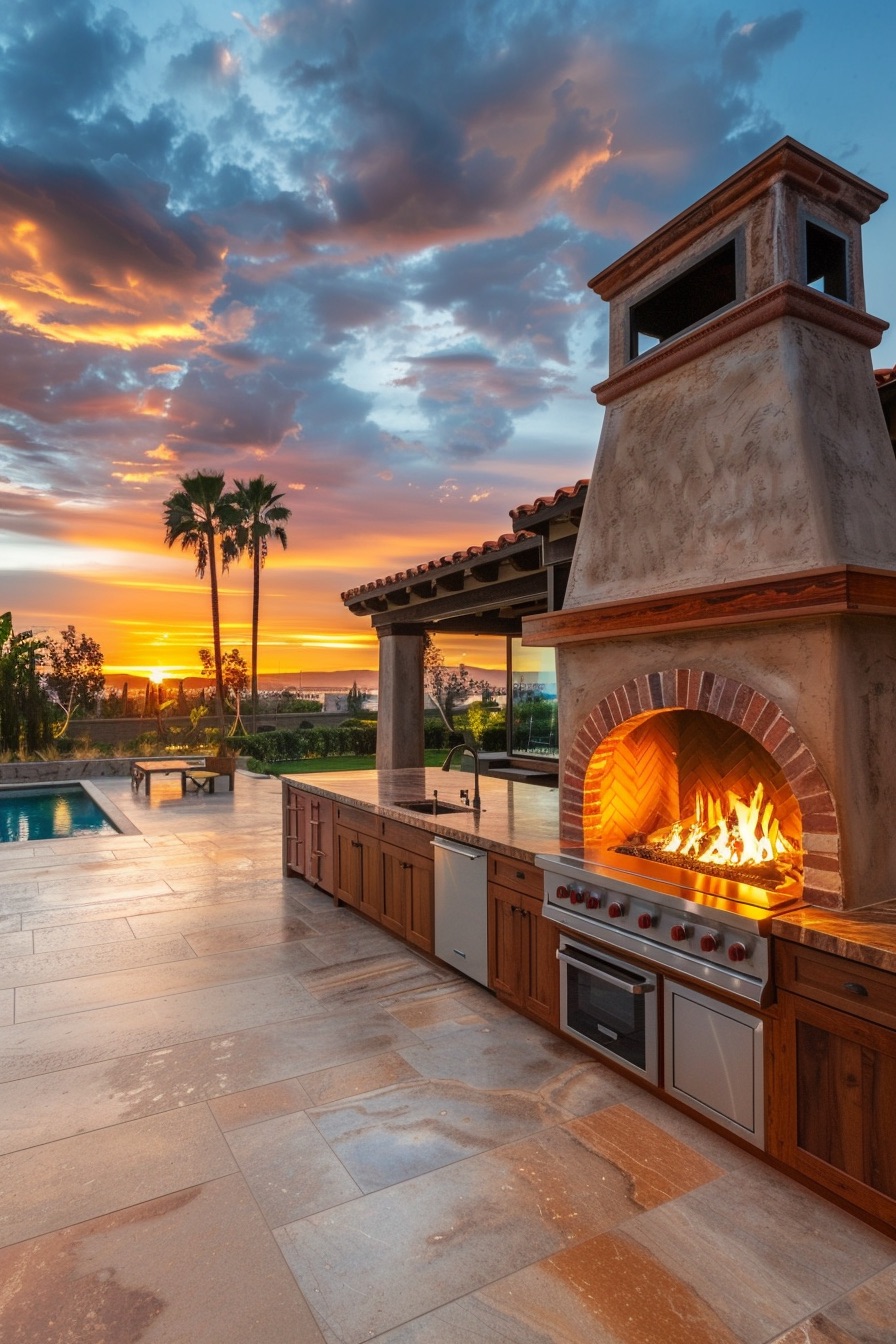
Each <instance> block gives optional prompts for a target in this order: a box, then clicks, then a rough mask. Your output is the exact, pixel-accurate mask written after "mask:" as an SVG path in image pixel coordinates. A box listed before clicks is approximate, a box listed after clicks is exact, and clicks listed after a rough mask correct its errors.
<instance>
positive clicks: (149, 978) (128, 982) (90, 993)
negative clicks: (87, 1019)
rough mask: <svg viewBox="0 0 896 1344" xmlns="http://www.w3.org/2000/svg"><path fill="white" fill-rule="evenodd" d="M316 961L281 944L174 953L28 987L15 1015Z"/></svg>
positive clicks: (128, 999)
mask: <svg viewBox="0 0 896 1344" xmlns="http://www.w3.org/2000/svg"><path fill="white" fill-rule="evenodd" d="M134 941H135V943H136V944H137V945H138V947H139V945H140V943H141V942H145V941H148V940H146V939H140V938H137V939H135V940H134ZM152 941H153V942H155V941H157V940H155V939H153V940H152ZM316 965H317V962H316V960H315V958H314V957H313V955H312V954H311V953H310V952H308V951H307V950H306V949H305V948H304V947H303V946H301V945H290V946H284V945H282V944H277V945H276V946H268V947H261V948H252V949H249V950H247V951H242V952H224V953H221V954H220V955H219V956H210V957H195V956H187V957H180V958H174V959H173V960H171V961H169V962H165V963H162V964H150V965H148V966H142V967H141V966H133V967H129V968H128V969H126V970H122V971H107V972H104V973H103V974H100V975H86V974H85V975H79V976H75V977H74V978H72V979H69V980H56V981H54V982H53V983H52V984H41V985H33V986H30V987H28V988H25V989H22V990H20V991H19V993H18V995H17V997H16V1010H17V1011H16V1017H17V1020H18V1021H19V1022H25V1021H29V1020H37V1019H38V1018H44V1017H58V1016H60V1015H61V1014H63V1013H79V1012H86V1011H87V1010H89V1009H92V1008H105V1007H107V1006H108V1005H111V1004H117V1003H121V1004H125V1003H136V1002H138V1001H139V1000H145V999H156V998H161V997H163V996H165V995H168V994H181V993H184V992H185V991H189V990H197V989H203V988H205V987H207V986H210V985H221V984H227V983H229V982H231V981H237V980H250V979H254V978H257V977H261V976H270V975H278V974H288V975H298V974H300V973H301V972H302V971H305V970H310V969H312V968H313V967H315V966H316Z"/></svg>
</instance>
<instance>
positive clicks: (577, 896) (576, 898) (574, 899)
mask: <svg viewBox="0 0 896 1344" xmlns="http://www.w3.org/2000/svg"><path fill="white" fill-rule="evenodd" d="M584 901H585V893H584V891H576V890H575V889H574V888H573V889H572V890H571V891H570V893H569V903H570V905H583V904H584Z"/></svg>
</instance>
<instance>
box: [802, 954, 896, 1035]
mask: <svg viewBox="0 0 896 1344" xmlns="http://www.w3.org/2000/svg"><path fill="white" fill-rule="evenodd" d="M776 969H777V976H778V985H779V987H780V988H781V989H788V990H790V992H791V993H792V994H802V995H803V996H804V998H807V999H815V1000H816V1002H818V1003H826V1004H829V1005H830V1006H831V1007H835V1008H842V1009H843V1010H844V1011H845V1012H848V1013H855V1014H856V1016H857V1017H864V1018H867V1019H868V1020H869V1021H872V1022H880V1023H881V1024H882V1025H884V1026H890V1027H896V975H892V974H890V973H889V972H887V971H879V970H877V969H876V968H875V967H873V966H863V965H862V964H861V962H858V961H849V960H847V958H846V957H836V956H833V955H832V954H831V953H829V952H819V951H818V949H817V948H814V947H803V946H802V945H801V944H800V943H790V942H786V941H783V940H778V942H777V945H776Z"/></svg>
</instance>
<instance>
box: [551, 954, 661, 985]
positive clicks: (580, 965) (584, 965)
mask: <svg viewBox="0 0 896 1344" xmlns="http://www.w3.org/2000/svg"><path fill="white" fill-rule="evenodd" d="M557 960H558V961H565V962H566V964H567V966H575V967H576V968H577V970H580V971H584V972H585V974H586V975H596V976H597V978H598V980H609V982H610V984H611V985H615V986H616V988H617V989H621V990H624V992H625V993H626V994H635V995H640V994H652V993H653V991H654V990H655V989H656V985H652V984H650V983H649V981H647V980H645V981H643V982H642V983H641V984H638V985H633V984H631V983H630V982H629V981H627V980H619V979H617V977H616V976H615V975H609V974H608V973H607V972H606V971H599V970H598V969H597V967H596V966H592V965H591V964H590V963H589V962H587V961H579V960H578V958H576V957H570V956H568V955H567V954H566V953H565V952H560V951H559V950H558V952H557Z"/></svg>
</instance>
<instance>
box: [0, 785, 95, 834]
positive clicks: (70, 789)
mask: <svg viewBox="0 0 896 1344" xmlns="http://www.w3.org/2000/svg"><path fill="white" fill-rule="evenodd" d="M120 831H121V827H119V826H116V825H114V824H113V823H112V821H111V820H110V819H109V817H108V815H107V813H106V812H105V811H104V809H103V807H102V806H101V805H100V803H99V801H98V799H97V798H96V797H95V796H94V792H93V790H92V789H88V788H87V787H86V786H85V785H83V784H40V785H34V784H31V785H25V786H21V785H19V786H13V787H12V788H0V844H3V843H10V842H12V843H15V842H16V841H19V840H59V839H64V838H66V837H68V836H72V835H119V834H120Z"/></svg>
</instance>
